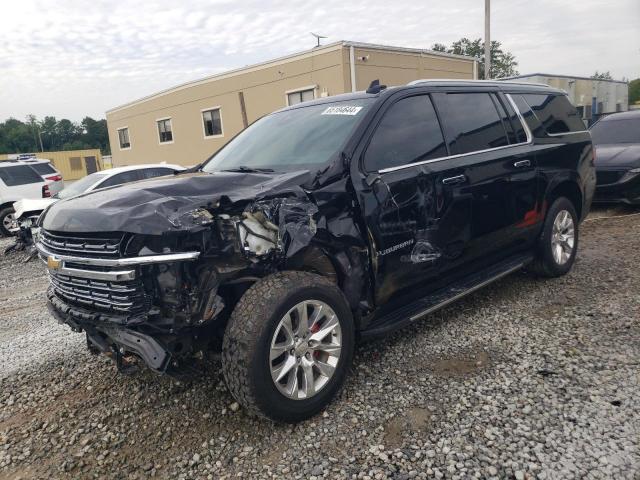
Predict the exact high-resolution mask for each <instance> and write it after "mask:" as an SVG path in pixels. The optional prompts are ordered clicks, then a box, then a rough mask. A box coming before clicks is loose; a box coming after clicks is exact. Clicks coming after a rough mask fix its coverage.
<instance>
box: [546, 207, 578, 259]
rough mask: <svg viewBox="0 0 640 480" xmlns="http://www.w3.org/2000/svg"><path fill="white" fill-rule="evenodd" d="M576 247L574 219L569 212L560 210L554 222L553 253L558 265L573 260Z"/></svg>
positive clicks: (552, 233)
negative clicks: (572, 255) (572, 256)
mask: <svg viewBox="0 0 640 480" xmlns="http://www.w3.org/2000/svg"><path fill="white" fill-rule="evenodd" d="M574 245H575V226H574V223H573V217H572V216H571V214H570V213H569V212H568V211H567V210H560V211H559V212H558V214H557V215H556V218H555V220H554V221H553V230H552V232H551V251H552V253H553V259H554V260H555V262H556V263H557V264H558V265H564V264H565V263H567V262H568V261H569V258H571V254H572V253H573V248H574Z"/></svg>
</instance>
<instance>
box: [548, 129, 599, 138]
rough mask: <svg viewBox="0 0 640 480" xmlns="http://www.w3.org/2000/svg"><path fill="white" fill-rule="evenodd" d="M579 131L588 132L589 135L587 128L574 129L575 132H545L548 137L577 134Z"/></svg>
mask: <svg viewBox="0 0 640 480" xmlns="http://www.w3.org/2000/svg"><path fill="white" fill-rule="evenodd" d="M579 133H588V134H589V135H591V132H589V130H576V131H575V132H564V133H549V132H547V135H549V136H550V137H564V136H565V135H578V134H579Z"/></svg>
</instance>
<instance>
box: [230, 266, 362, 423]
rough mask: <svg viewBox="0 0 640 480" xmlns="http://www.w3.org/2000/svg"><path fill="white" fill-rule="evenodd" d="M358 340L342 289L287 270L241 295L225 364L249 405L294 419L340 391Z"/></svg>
mask: <svg viewBox="0 0 640 480" xmlns="http://www.w3.org/2000/svg"><path fill="white" fill-rule="evenodd" d="M353 345H354V327H353V320H352V316H351V311H350V309H349V306H348V304H347V302H346V300H345V298H344V296H343V294H342V292H341V291H340V290H339V289H338V288H337V287H336V286H335V285H334V284H332V283H331V282H329V281H328V280H326V279H325V278H323V277H321V276H319V275H315V274H311V273H307V272H282V273H277V274H274V275H271V276H269V277H266V278H264V279H263V280H260V281H259V282H257V283H256V284H255V285H253V286H252V287H251V288H250V289H249V290H247V292H246V293H245V295H244V296H243V297H242V298H241V299H240V302H239V303H238V305H237V306H236V308H235V310H234V312H233V314H232V315H231V318H230V320H229V324H228V326H227V330H226V332H225V337H224V340H223V350H222V369H223V373H224V376H225V380H226V382H227V385H228V386H229V390H230V391H231V393H232V394H233V396H234V397H235V399H236V400H237V401H238V402H239V403H241V404H242V405H243V406H244V407H245V408H246V409H247V410H249V411H251V412H252V413H256V414H258V415H261V416H264V417H268V418H270V419H272V420H276V421H281V422H291V423H292V422H297V421H300V420H304V419H305V418H308V417H310V416H312V415H314V414H316V413H317V412H319V411H320V410H321V409H322V408H324V407H325V405H327V403H329V401H330V400H331V398H332V397H333V396H334V395H335V393H336V392H337V391H338V390H339V389H340V387H341V386H342V384H343V382H344V379H345V377H346V374H347V371H348V368H349V365H350V363H351V359H352V356H353Z"/></svg>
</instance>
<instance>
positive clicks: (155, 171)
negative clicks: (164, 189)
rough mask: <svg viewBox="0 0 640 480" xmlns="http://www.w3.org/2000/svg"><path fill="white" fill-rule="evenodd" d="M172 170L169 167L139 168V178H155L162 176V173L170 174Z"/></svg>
mask: <svg viewBox="0 0 640 480" xmlns="http://www.w3.org/2000/svg"><path fill="white" fill-rule="evenodd" d="M172 174H173V170H172V169H170V168H161V167H160V168H145V169H144V170H140V178H142V179H146V178H155V177H162V176H163V175H172Z"/></svg>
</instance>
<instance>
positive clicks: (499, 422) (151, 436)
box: [0, 210, 640, 480]
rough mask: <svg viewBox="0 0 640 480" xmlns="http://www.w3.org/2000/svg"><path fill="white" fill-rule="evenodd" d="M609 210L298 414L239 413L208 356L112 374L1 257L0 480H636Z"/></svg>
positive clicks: (614, 229) (620, 276)
mask: <svg viewBox="0 0 640 480" xmlns="http://www.w3.org/2000/svg"><path fill="white" fill-rule="evenodd" d="M616 213H619V212H617V211H614V212H613V214H616ZM624 213H633V212H629V211H625V212H624ZM610 214H611V212H606V211H602V210H600V211H597V212H595V214H594V215H592V217H591V218H590V220H589V221H587V223H585V224H583V228H582V238H581V246H580V252H579V256H578V260H577V263H576V265H575V268H574V270H573V272H572V273H571V274H569V275H568V276H566V277H564V278H559V279H554V280H536V279H535V278H532V277H531V276H529V275H527V274H526V273H518V274H514V275H512V276H510V277H508V278H506V279H503V280H502V281H500V282H498V283H495V284H493V285H492V286H490V287H488V288H486V289H484V290H482V291H480V292H477V293H476V294H473V295H471V296H469V297H467V298H466V299H464V300H463V301H461V302H458V303H457V304H455V305H453V306H450V307H448V308H446V309H445V310H441V311H440V312H437V313H435V314H433V315H431V316H429V317H427V318H426V319H424V320H423V321H420V322H418V323H416V324H414V325H412V326H411V327H409V328H406V329H404V330H402V331H400V332H398V333H396V334H394V335H391V336H389V337H387V338H385V339H382V340H377V341H371V342H368V343H366V344H363V345H360V346H359V347H358V350H357V354H356V358H355V362H354V366H353V373H352V375H351V376H350V378H349V379H348V381H347V384H346V387H345V388H344V390H343V391H342V393H341V395H340V397H339V398H337V399H336V400H335V401H334V402H333V403H332V404H331V405H330V406H329V407H328V408H327V410H326V411H325V412H324V413H322V414H321V415H318V416H317V417H315V418H313V419H311V420H309V421H306V422H304V423H301V424H299V425H296V426H282V425H274V424H272V423H269V422H267V421H263V420H258V419H255V418H251V417H249V416H248V415H247V414H246V413H244V412H243V411H242V409H241V408H238V405H237V404H236V403H235V402H234V400H233V398H232V397H231V396H230V394H229V392H228V391H227V389H226V387H225V386H224V383H223V381H222V376H221V374H220V373H219V370H218V367H219V365H218V364H217V363H216V362H215V361H213V362H212V364H211V365H210V366H209V367H208V368H207V369H206V372H205V373H204V374H202V375H200V376H198V377H197V378H195V379H193V380H190V381H186V382H179V381H176V380H173V379H170V378H165V377H159V376H157V375H154V374H152V373H150V372H147V371H143V372H140V373H138V374H136V375H133V376H121V375H117V374H116V373H115V370H114V367H113V365H112V364H111V362H110V361H109V360H108V359H106V358H102V357H94V356H91V355H90V354H89V353H88V352H87V351H86V348H85V346H84V337H83V336H82V335H79V334H75V333H72V332H71V331H70V330H69V329H68V328H67V327H63V326H60V325H57V324H55V323H54V321H53V320H52V319H51V317H50V316H49V314H48V313H47V310H46V307H45V303H44V295H43V292H44V290H45V287H46V283H47V282H46V278H45V272H44V268H43V267H42V266H41V265H40V264H39V263H38V262H32V263H28V264H24V263H20V256H19V255H11V256H10V257H4V258H3V257H0V365H1V367H0V368H1V370H0V479H2V480H4V479H9V478H11V479H15V478H147V477H156V478H232V477H234V478H238V477H242V478H305V479H320V478H325V479H328V478H331V479H333V478H363V479H367V478H371V479H373V478H376V479H378V478H394V479H408V478H427V477H428V478H473V477H475V478H492V477H495V478H516V479H518V480H520V479H527V478H547V479H550V478H563V479H565V478H566V479H570V478H628V479H640V296H639V295H638V290H639V287H640V270H639V269H638V258H639V253H638V252H639V250H640V215H635V216H628V217H624V218H598V217H608V216H609V215H610ZM8 243H9V240H8V239H0V248H4V247H5V246H6V245H8Z"/></svg>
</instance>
